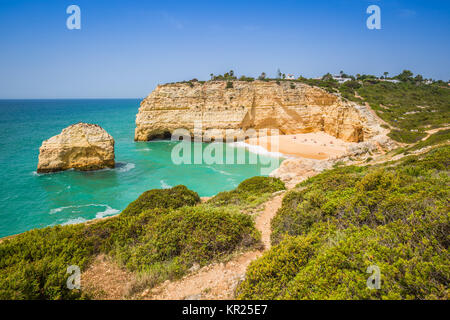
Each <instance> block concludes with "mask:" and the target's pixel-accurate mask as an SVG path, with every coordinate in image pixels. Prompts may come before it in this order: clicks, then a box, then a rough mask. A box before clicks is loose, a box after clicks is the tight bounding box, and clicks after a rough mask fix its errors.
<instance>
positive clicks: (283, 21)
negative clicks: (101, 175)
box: [0, 0, 450, 98]
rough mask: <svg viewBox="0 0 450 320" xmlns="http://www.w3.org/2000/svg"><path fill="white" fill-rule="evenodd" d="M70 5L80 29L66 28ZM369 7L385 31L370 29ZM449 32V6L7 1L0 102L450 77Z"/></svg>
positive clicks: (0, 0) (1, 11) (398, 0)
mask: <svg viewBox="0 0 450 320" xmlns="http://www.w3.org/2000/svg"><path fill="white" fill-rule="evenodd" d="M71 4H76V5H78V6H79V7H80V8H81V30H68V29H67V28H66V19H67V17H68V16H69V15H68V14H67V13H66V8H67V7H68V6H69V5H71ZM371 4H376V5H378V6H380V8H381V24H382V29H381V30H368V29H367V28H366V19H367V18H368V16H369V15H368V14H366V8H367V7H368V6H369V5H371ZM449 33H450V1H447V0H441V1H438V0H423V1H417V0H389V1H380V0H372V1H365V0H327V1H325V0H315V1H300V0H297V1H286V0H277V1H264V0H258V1H250V0H247V1H246V0H241V1H234V0H227V1H216V0H208V1H195V0H189V1H133V0H128V1H125V0H120V1H115V0H109V1H103V0H71V1H65V0H55V1H49V0H46V1H44V0H28V1H26V0H0V98H128V97H130V98H131V97H132V98H140V97H144V96H146V95H147V94H148V93H150V92H151V91H152V90H153V89H154V87H155V86H156V85H157V84H158V83H165V82H173V81H180V80H188V79H192V78H198V79H208V78H209V74H210V73H215V74H218V73H224V72H226V71H228V70H230V69H233V70H234V71H235V73H236V74H237V75H242V74H245V75H249V76H258V75H259V74H260V73H261V72H262V71H264V72H266V73H267V74H269V75H275V73H276V70H277V68H280V69H281V71H282V72H284V73H294V74H295V75H296V76H298V75H303V76H306V77H316V76H320V75H323V74H325V73H327V72H332V73H338V72H339V71H340V70H344V71H345V72H347V73H351V74H355V73H370V74H378V75H380V74H382V73H383V72H384V71H388V72H390V74H398V73H399V72H401V71H402V70H403V69H410V70H412V71H413V72H415V73H420V74H422V75H423V76H425V77H426V78H429V77H432V78H434V79H443V80H449V79H450V61H449V56H450V52H449V51H450V50H449V49H450V41H449V40H450V37H449Z"/></svg>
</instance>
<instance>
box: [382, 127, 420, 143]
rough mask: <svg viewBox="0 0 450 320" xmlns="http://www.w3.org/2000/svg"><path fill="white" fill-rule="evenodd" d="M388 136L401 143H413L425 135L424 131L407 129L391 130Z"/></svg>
mask: <svg viewBox="0 0 450 320" xmlns="http://www.w3.org/2000/svg"><path fill="white" fill-rule="evenodd" d="M388 136H389V137H390V138H391V139H393V140H396V141H399V142H403V143H414V142H417V141H419V140H420V139H422V138H424V137H425V136H426V133H425V132H412V131H409V130H392V131H391V132H389V133H388Z"/></svg>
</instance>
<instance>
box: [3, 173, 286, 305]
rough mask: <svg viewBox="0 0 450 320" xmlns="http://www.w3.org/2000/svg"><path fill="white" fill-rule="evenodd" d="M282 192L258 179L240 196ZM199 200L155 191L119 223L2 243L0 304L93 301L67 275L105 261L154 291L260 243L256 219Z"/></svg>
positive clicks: (176, 191) (51, 230) (183, 192)
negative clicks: (139, 277) (109, 259)
mask: <svg viewBox="0 0 450 320" xmlns="http://www.w3.org/2000/svg"><path fill="white" fill-rule="evenodd" d="M265 179H267V181H268V182H267V183H265V182H264V180H265ZM277 183H278V184H277ZM279 184H280V182H279V181H278V180H274V179H272V178H253V179H251V180H250V181H244V182H243V183H241V185H240V187H239V188H240V190H242V192H246V196H248V197H250V196H251V195H252V194H253V195H255V194H256V193H257V190H259V188H266V191H267V190H268V191H270V190H272V189H271V188H280V187H279ZM239 188H238V189H239ZM283 188H284V185H283ZM199 200H200V199H199V197H198V195H197V193H195V192H193V191H191V190H188V189H187V188H186V187H184V186H176V187H174V188H172V189H166V190H150V191H147V192H145V193H143V194H142V195H141V196H140V197H139V198H138V199H137V200H136V201H134V202H132V203H131V204H130V205H129V206H128V207H127V208H126V209H125V210H124V211H123V212H122V213H121V214H120V215H119V216H116V217H112V218H110V219H106V220H102V221H98V222H95V223H91V224H79V225H69V226H56V227H48V228H44V229H39V230H32V231H28V232H25V233H24V234H21V235H18V236H17V237H14V238H12V239H10V240H5V241H3V242H2V243H0V299H80V298H89V296H87V295H85V293H84V292H82V291H80V290H69V289H67V287H66V281H67V278H68V276H69V274H67V273H66V272H67V267H68V266H70V265H77V266H79V267H80V269H81V271H84V270H85V269H86V268H87V267H88V266H89V264H90V263H91V262H92V260H93V258H94V257H95V256H96V255H98V254H101V253H104V254H107V255H109V256H111V257H112V258H113V259H114V260H115V261H116V262H118V263H120V265H122V266H124V267H126V268H127V269H128V270H130V271H132V272H136V273H138V274H140V275H143V276H144V277H142V278H143V279H145V281H146V283H145V285H146V286H147V287H151V286H153V285H156V284H157V283H159V282H161V281H164V280H166V279H175V278H178V277H181V276H182V275H184V274H185V273H186V272H187V271H188V270H189V268H190V267H192V265H193V264H198V265H200V266H203V265H205V264H208V263H210V262H211V261H212V260H216V259H221V258H225V257H226V256H227V255H229V254H230V253H232V252H233V251H234V250H238V249H241V248H242V249H246V248H251V247H253V246H254V245H255V244H257V243H258V241H259V238H260V235H259V232H258V231H257V230H256V229H255V227H254V222H253V219H252V217H251V216H250V215H246V214H242V213H240V212H239V210H238V209H239V206H238V207H236V208H230V207H215V206H211V205H205V204H203V205H198V202H199Z"/></svg>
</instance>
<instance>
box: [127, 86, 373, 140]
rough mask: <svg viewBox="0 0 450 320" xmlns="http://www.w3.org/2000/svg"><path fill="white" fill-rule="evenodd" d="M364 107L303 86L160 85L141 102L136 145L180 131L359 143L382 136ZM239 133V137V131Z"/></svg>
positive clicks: (318, 89) (314, 88)
mask: <svg viewBox="0 0 450 320" xmlns="http://www.w3.org/2000/svg"><path fill="white" fill-rule="evenodd" d="M360 108H362V107H361V106H356V105H355V104H354V103H351V102H346V101H343V100H342V99H341V98H340V97H338V96H337V95H334V94H330V93H328V92H326V91H325V90H322V89H320V88H317V87H312V86H309V85H306V84H303V83H299V82H289V81H281V82H279V83H277V82H276V81H253V82H247V81H233V82H232V88H227V83H226V82H225V81H208V82H205V83H200V82H192V83H174V84H165V85H159V86H158V87H157V88H156V89H155V90H154V91H153V92H152V93H151V94H150V95H149V96H148V97H147V98H145V99H144V100H143V101H142V102H141V106H140V108H139V113H138V114H137V117H136V131H135V140H136V141H148V140H152V139H155V138H161V137H168V136H170V134H171V133H172V132H173V131H174V130H175V129H178V128H184V129H187V130H189V131H190V132H191V135H192V131H193V127H194V121H201V122H202V129H203V131H204V130H207V129H210V128H214V129H220V130H223V129H234V130H236V132H238V131H239V130H240V129H242V130H247V129H250V128H253V129H278V130H279V132H280V133H281V134H294V133H307V132H315V131H324V132H326V133H328V134H331V135H333V136H335V137H336V138H340V139H342V140H345V141H351V142H360V141H364V140H367V139H368V138H370V137H372V136H374V135H376V134H378V132H376V130H377V128H378V127H377V126H375V127H374V126H373V123H372V122H373V121H370V119H367V115H368V114H369V113H367V112H362V111H361V110H360ZM236 135H238V133H236Z"/></svg>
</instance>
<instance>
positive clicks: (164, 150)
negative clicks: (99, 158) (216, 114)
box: [0, 100, 273, 237]
mask: <svg viewBox="0 0 450 320" xmlns="http://www.w3.org/2000/svg"><path fill="white" fill-rule="evenodd" d="M138 107H139V100H23V101H22V100H21V101H19V100H12V101H9V100H2V101H0V163H1V164H2V170H1V172H0V179H1V187H0V237H3V236H7V235H11V234H16V233H20V232H24V231H26V230H30V229H33V228H41V227H46V226H49V225H57V224H67V223H76V222H83V221H86V220H89V219H94V218H96V217H103V216H107V215H113V214H117V213H119V212H120V211H121V210H123V209H124V208H125V207H126V206H127V205H128V203H130V202H131V201H133V200H135V199H136V198H137V197H138V196H139V195H140V194H141V193H142V192H144V191H146V190H149V189H154V188H167V187H170V186H175V185H178V184H184V185H186V186H187V187H188V188H190V189H192V190H195V191H196V192H198V193H199V195H200V196H212V195H214V194H216V193H218V192H220V191H224V190H230V189H233V188H235V187H236V186H237V185H238V184H239V183H240V182H241V181H243V180H245V179H247V178H249V177H253V176H256V175H261V167H267V165H264V163H267V162H263V161H269V159H268V158H266V157H263V156H261V155H259V160H261V163H263V164H248V161H246V163H247V164H234V165H218V164H214V165H206V164H199V165H189V164H181V165H175V164H173V162H172V160H171V152H172V148H173V147H174V146H176V145H177V144H178V143H179V142H175V141H155V142H134V141H133V137H134V128H135V117H136V113H137V111H138ZM80 121H82V122H88V123H96V124H99V125H100V126H102V127H103V128H104V129H105V130H106V131H108V133H110V134H111V135H112V136H113V137H114V139H115V141H116V163H117V168H115V169H106V170H100V171H94V172H77V171H73V170H71V171H65V172H60V173H54V174H42V175H39V174H36V166H37V161H38V155H39V147H40V145H41V143H42V141H43V140H46V139H48V138H50V137H51V136H54V135H56V134H59V133H60V132H61V130H62V129H63V128H65V127H67V126H69V125H71V124H74V123H77V122H80ZM205 146H206V145H204V144H203V145H202V147H203V148H205ZM230 148H232V149H233V152H236V151H237V149H236V148H233V147H230V146H225V147H224V152H226V151H227V150H226V149H228V151H229V149H230ZM246 156H247V159H248V157H249V153H248V152H247V151H246ZM272 161H273V159H272ZM258 163H260V162H259V161H258Z"/></svg>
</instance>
